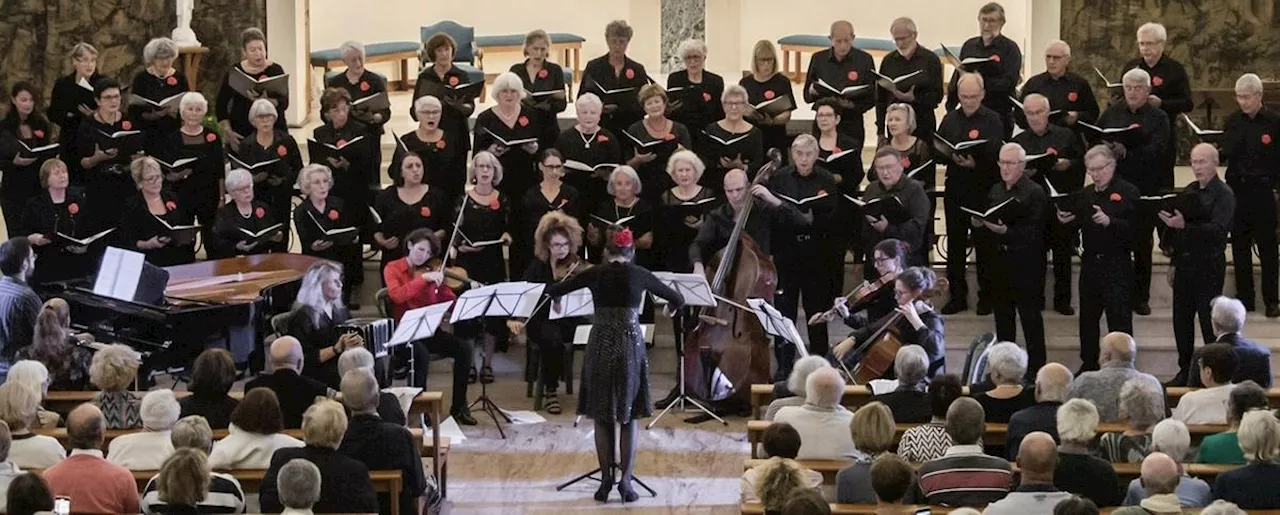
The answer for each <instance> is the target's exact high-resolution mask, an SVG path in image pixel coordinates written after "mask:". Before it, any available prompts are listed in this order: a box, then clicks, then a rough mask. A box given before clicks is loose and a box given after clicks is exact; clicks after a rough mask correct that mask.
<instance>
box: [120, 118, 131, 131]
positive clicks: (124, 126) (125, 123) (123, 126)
mask: <svg viewBox="0 0 1280 515" xmlns="http://www.w3.org/2000/svg"><path fill="white" fill-rule="evenodd" d="M120 128H121V129H124V130H126V131H130V130H133V122H131V121H129V120H125V121H123V122H120Z"/></svg>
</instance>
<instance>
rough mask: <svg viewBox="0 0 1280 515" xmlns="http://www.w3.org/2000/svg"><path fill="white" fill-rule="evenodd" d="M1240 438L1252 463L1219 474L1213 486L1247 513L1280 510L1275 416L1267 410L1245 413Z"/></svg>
mask: <svg viewBox="0 0 1280 515" xmlns="http://www.w3.org/2000/svg"><path fill="white" fill-rule="evenodd" d="M1239 439H1240V450H1241V451H1243V452H1244V457H1245V459H1246V460H1247V462H1248V463H1247V464H1246V465H1245V466H1243V467H1240V468H1238V469H1234V470H1230V471H1227V472H1223V473H1221V474H1218V480H1217V481H1216V482H1214V483H1213V493H1214V495H1215V496H1217V497H1218V498H1219V499H1222V500H1224V501H1228V502H1233V503H1235V504H1236V505H1237V506H1239V507H1240V508H1242V509H1245V510H1274V509H1277V508H1280V489H1277V488H1276V485H1280V465H1277V464H1276V448H1277V447H1280V428H1277V424H1276V419H1275V416H1274V415H1272V414H1271V413H1270V412H1269V411H1266V410H1254V411H1250V412H1248V413H1245V414H1244V419H1243V420H1241V421H1240V431H1239Z"/></svg>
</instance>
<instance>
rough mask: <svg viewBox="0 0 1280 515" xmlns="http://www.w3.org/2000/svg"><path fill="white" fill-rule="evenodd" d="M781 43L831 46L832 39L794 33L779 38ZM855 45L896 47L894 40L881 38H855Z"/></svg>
mask: <svg viewBox="0 0 1280 515" xmlns="http://www.w3.org/2000/svg"><path fill="white" fill-rule="evenodd" d="M778 44H779V45H800V46H813V47H828V46H831V39H830V38H828V37H827V36H822V35H818V34H792V35H790V36H785V37H783V38H782V39H779V40H778ZM853 46H854V47H856V48H860V49H862V50H878V51H882V52H892V51H893V50H894V49H895V48H897V47H895V46H894V45H893V40H891V39H879V38H854V40H853Z"/></svg>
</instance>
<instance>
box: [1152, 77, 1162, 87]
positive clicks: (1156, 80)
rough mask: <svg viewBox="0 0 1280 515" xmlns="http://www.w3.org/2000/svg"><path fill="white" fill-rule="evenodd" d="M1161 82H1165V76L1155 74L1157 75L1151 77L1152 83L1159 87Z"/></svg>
mask: <svg viewBox="0 0 1280 515" xmlns="http://www.w3.org/2000/svg"><path fill="white" fill-rule="evenodd" d="M1161 84H1164V77H1161V76H1159V75H1157V76H1155V77H1152V78H1151V85H1152V86H1157V87H1159V86H1160V85H1161Z"/></svg>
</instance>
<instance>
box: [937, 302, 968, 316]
mask: <svg viewBox="0 0 1280 515" xmlns="http://www.w3.org/2000/svg"><path fill="white" fill-rule="evenodd" d="M968 309H969V304H968V303H967V302H965V301H963V300H952V301H950V302H947V305H945V306H942V314H944V315H954V314H956V313H961V312H964V311H967V310H968Z"/></svg>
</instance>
